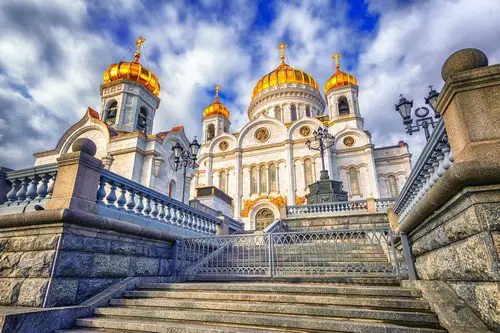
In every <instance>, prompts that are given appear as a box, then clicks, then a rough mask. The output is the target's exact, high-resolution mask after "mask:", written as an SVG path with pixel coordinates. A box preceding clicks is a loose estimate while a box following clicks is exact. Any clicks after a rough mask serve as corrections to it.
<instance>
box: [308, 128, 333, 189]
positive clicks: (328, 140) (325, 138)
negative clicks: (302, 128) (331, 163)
mask: <svg viewBox="0 0 500 333" xmlns="http://www.w3.org/2000/svg"><path fill="white" fill-rule="evenodd" d="M313 135H314V140H313V141H311V140H307V141H306V145H307V147H308V148H309V149H311V150H316V151H319V152H320V154H321V166H322V168H323V169H322V170H321V173H320V179H321V180H326V179H330V177H329V176H328V170H326V166H325V150H327V149H329V148H330V147H331V146H333V144H334V143H335V142H334V139H335V138H334V137H333V136H332V135H331V134H330V133H328V129H327V128H326V127H319V128H318V129H317V130H315V131H314V132H313Z"/></svg>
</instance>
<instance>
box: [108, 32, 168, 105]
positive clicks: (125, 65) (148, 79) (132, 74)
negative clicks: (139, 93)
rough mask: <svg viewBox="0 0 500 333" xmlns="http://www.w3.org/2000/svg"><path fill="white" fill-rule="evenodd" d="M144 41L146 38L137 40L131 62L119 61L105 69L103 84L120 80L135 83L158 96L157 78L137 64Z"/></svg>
mask: <svg viewBox="0 0 500 333" xmlns="http://www.w3.org/2000/svg"><path fill="white" fill-rule="evenodd" d="M145 41H146V38H144V37H142V36H139V38H137V41H136V42H135V45H136V50H135V54H134V60H133V61H131V62H127V61H120V62H119V63H116V64H111V65H110V66H109V67H108V69H106V71H105V72H104V74H103V80H104V83H110V82H113V81H117V80H120V79H126V80H131V81H137V82H139V83H141V84H142V85H144V86H145V87H146V88H147V89H148V90H149V91H151V92H152V93H153V94H155V95H156V96H158V95H159V94H160V82H159V81H158V77H157V76H156V75H155V74H154V73H153V72H152V71H151V70H150V69H148V68H146V67H144V66H142V65H141V63H140V62H139V58H140V57H141V46H142V44H144V42H145Z"/></svg>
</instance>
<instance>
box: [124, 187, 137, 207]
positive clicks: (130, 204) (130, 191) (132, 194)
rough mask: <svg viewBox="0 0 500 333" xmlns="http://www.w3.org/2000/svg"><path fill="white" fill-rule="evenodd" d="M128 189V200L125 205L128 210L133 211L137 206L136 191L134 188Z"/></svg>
mask: <svg viewBox="0 0 500 333" xmlns="http://www.w3.org/2000/svg"><path fill="white" fill-rule="evenodd" d="M127 190H128V201H127V204H126V205H125V207H126V209H127V211H130V212H133V211H134V208H135V192H134V189H133V188H127Z"/></svg>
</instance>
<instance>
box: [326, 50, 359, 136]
mask: <svg viewBox="0 0 500 333" xmlns="http://www.w3.org/2000/svg"><path fill="white" fill-rule="evenodd" d="M332 59H333V60H334V63H335V73H333V75H332V76H331V77H330V79H328V81H327V82H326V84H325V95H326V101H327V105H328V113H329V116H330V119H331V120H333V121H346V120H355V122H356V123H359V124H357V127H358V128H362V127H363V118H361V113H360V111H359V104H358V82H357V80H356V78H355V77H354V76H353V75H351V74H349V73H345V72H342V71H341V70H340V61H339V59H340V55H339V54H338V53H335V54H334V55H333V56H332Z"/></svg>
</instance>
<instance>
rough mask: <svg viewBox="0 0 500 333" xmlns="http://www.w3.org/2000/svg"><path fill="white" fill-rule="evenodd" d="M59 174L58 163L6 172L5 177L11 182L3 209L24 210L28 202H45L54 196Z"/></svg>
mask: <svg viewBox="0 0 500 333" xmlns="http://www.w3.org/2000/svg"><path fill="white" fill-rule="evenodd" d="M56 175H57V164H56V163H54V164H47V165H43V166H39V167H33V168H26V169H19V170H13V171H9V172H7V173H6V176H5V179H6V180H8V181H9V182H10V184H11V187H10V190H9V192H8V193H7V195H6V201H5V202H4V203H3V205H1V206H0V212H1V211H4V212H5V211H9V212H12V211H13V210H24V209H25V207H26V206H27V205H28V204H33V205H34V204H39V205H40V206H42V207H43V206H44V203H45V202H46V201H47V200H48V199H50V198H51V197H52V191H53V190H54V183H55V180H56Z"/></svg>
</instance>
